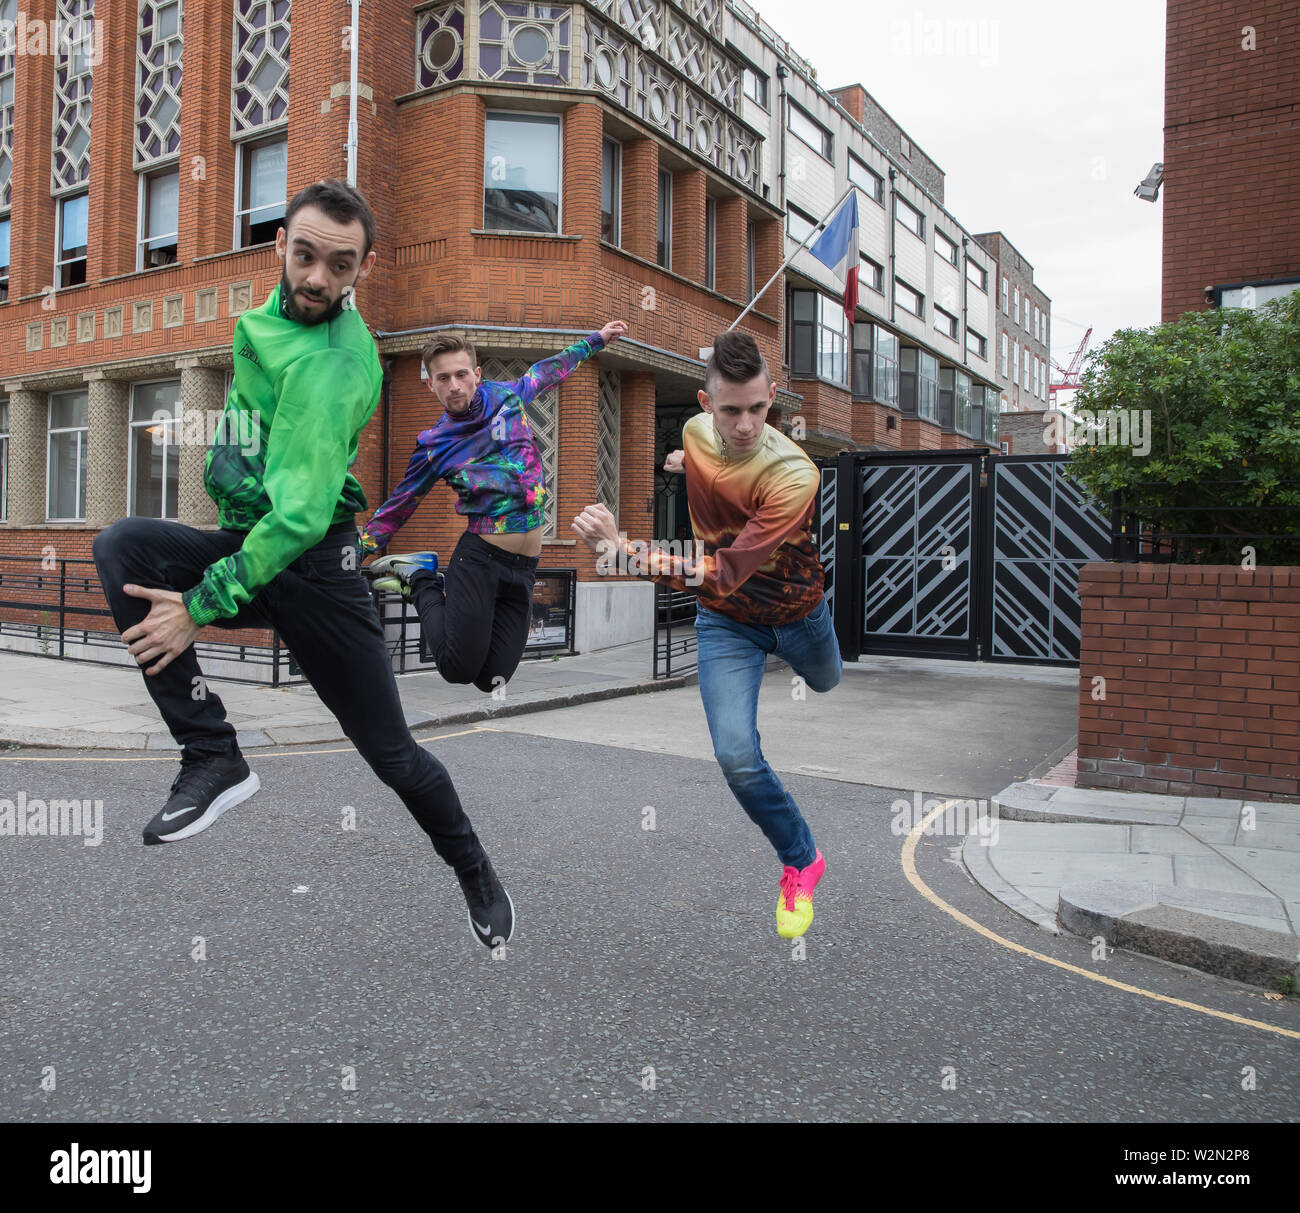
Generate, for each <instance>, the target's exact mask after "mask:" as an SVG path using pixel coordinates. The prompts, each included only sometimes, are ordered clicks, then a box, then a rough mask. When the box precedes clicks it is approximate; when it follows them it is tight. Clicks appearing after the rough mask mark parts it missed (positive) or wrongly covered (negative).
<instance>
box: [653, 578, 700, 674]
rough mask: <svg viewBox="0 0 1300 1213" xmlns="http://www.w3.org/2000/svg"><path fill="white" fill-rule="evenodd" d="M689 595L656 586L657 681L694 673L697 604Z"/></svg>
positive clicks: (694, 597)
mask: <svg viewBox="0 0 1300 1213" xmlns="http://www.w3.org/2000/svg"><path fill="white" fill-rule="evenodd" d="M697 601H698V599H697V598H696V596H695V595H694V594H692V593H690V592H689V591H687V592H683V591H680V590H671V589H669V588H668V587H667V586H664V585H659V584H658V583H656V584H655V643H654V649H655V656H654V676H655V677H656V678H680V677H683V676H684V675H687V674H693V673H695V670H696V666H697V658H696V656H695V649H696V641H695V604H696V602H697Z"/></svg>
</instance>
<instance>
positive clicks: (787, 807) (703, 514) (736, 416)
mask: <svg viewBox="0 0 1300 1213" xmlns="http://www.w3.org/2000/svg"><path fill="white" fill-rule="evenodd" d="M775 399H776V384H775V383H773V382H772V376H771V374H770V373H769V372H768V369H767V364H766V362H765V361H764V359H763V356H762V354H761V353H760V351H759V349H758V345H757V343H756V342H755V341H754V339H753V338H752V337H751V336H749V335H748V334H747V333H735V332H731V333H724V334H722V336H720V337H718V339H717V340H716V341H715V342H714V346H713V353H712V355H711V356H710V358H709V361H708V364H707V366H706V368H705V373H704V390H703V391H701V392H700V393H699V401H700V406H701V408H703V409H704V412H703V413H701V414H699V415H698V416H695V417H692V418H691V419H690V420H689V421H688V422H687V423H686V426H685V428H684V430H683V433H682V443H683V448H684V453H682V454H679V455H678V456H677V457H676V458H674V456H670V457H669V461H668V463H667V464H666V465H665V466H666V467H667V468H668V470H670V471H673V470H679V462H678V461H680V463H681V465H682V466H681V467H680V470H684V471H685V473H686V494H687V500H688V503H689V505H690V513H691V524H692V527H693V528H694V531H695V535H696V539H697V542H698V543H699V545H700V546H701V547H702V548H703V555H698V556H696V557H695V558H694V559H688V561H686V562H685V563H683V561H682V560H681V558H680V556H679V555H676V554H672V553H670V552H663V551H656V550H654V549H653V548H652V549H651V550H650V551H649V552H646V551H645V550H644V545H633V544H631V543H629V542H628V540H627V539H626V538H625V537H624V536H621V535H620V534H619V531H618V526H617V523H616V521H615V518H614V516H613V514H611V513H610V511H609V510H608V509H607V508H606V507H605V506H603V505H589V506H588V507H587V508H586V509H585V510H583V511H582V513H581V514H579V515H578V516H577V517H576V518H575V519H574V520H573V529H574V530H575V531H576V532H577V534H578V535H579V537H580V538H581V539H582V540H583V542H584V543H586V544H587V546H588V547H590V548H591V549H592V550H594V551H597V552H599V553H601V555H602V561H603V562H608V561H609V559H610V557H611V555H613V556H614V557H615V559H616V561H617V568H616V570H615V571H618V572H626V571H631V572H633V573H636V572H642V571H643V572H644V573H645V574H646V575H648V576H649V577H651V578H652V579H653V580H655V581H659V582H663V583H664V584H666V585H670V586H672V587H673V588H674V589H678V590H685V589H690V590H693V591H694V592H695V594H696V595H697V596H698V598H699V602H698V604H697V605H698V609H697V612H696V618H695V630H696V636H697V637H698V640H699V652H698V657H699V675H700V697H701V699H702V700H703V702H704V714H705V717H706V718H707V719H708V723H709V733H710V735H711V736H712V738H713V752H714V754H715V755H716V756H717V759H718V764H719V765H720V766H721V767H722V773H723V775H724V776H725V777H726V780H727V784H728V786H729V787H730V788H731V791H732V793H733V794H734V795H735V797H736V799H737V800H738V801H740V805H741V807H742V808H743V809H744V810H745V812H746V813H748V814H749V816H750V818H751V819H752V820H753V821H754V823H755V824H756V825H757V826H758V827H759V828H760V829H761V830H762V831H763V833H764V834H765V835H766V836H767V839H768V841H769V842H770V843H771V844H772V846H773V848H774V849H775V850H776V853H777V855H778V857H779V858H780V860H781V863H782V865H783V871H782V874H781V892H780V896H779V897H778V899H777V906H776V925H777V931H778V932H779V933H780V934H781V935H782V936H784V937H785V938H787V939H793V938H796V937H798V936H800V935H802V934H803V933H804V932H805V931H806V930H807V929H808V927H809V926H810V925H811V923H812V920H813V889H814V888H815V887H816V885H817V882H818V880H820V879H821V875H822V873H823V872H824V871H825V869H826V861H825V860H824V859H823V858H822V854H821V852H820V851H819V850H818V849H817V847H816V845H815V844H814V842H813V836H812V831H811V830H810V829H809V828H808V823H807V822H806V821H805V820H804V818H803V814H801V813H800V812H799V808H798V806H797V805H796V804H795V802H794V799H793V798H792V797H791V795H790V793H789V792H787V791H786V789H785V788H784V787H783V786H782V784H781V781H780V780H779V779H778V778H777V777H776V774H775V772H774V771H773V770H772V768H771V767H770V766H769V765H768V763H767V760H766V759H765V758H764V757H763V752H762V750H761V749H760V748H759V736H758V691H759V686H760V684H761V683H762V681H763V669H764V665H765V663H766V660H767V656H768V654H769V653H775V654H776V655H777V656H779V657H780V658H781V659H782V660H784V661H786V662H788V663H789V665H790V666H791V667H792V668H793V669H794V671H795V673H796V674H798V675H799V676H800V677H801V678H802V679H803V680H804V682H805V683H806V685H808V686H810V687H811V688H812V689H813V690H814V691H829V690H830V689H831V688H832V687H834V686H835V685H837V684H838V682H839V680H840V674H841V672H842V665H841V661H840V652H839V645H838V643H837V641H836V638H835V631H834V628H833V626H832V622H831V614H830V610H829V609H828V607H827V605H826V600H825V598H824V597H823V595H822V586H823V576H822V567H821V564H820V562H819V561H818V559H817V549H816V547H815V546H814V543H813V535H812V528H813V519H814V515H815V509H816V500H817V494H818V489H819V486H820V483H821V475H820V473H819V472H818V470H817V467H816V465H815V464H814V463H813V462H812V460H811V459H809V458H808V456H807V455H806V454H804V452H803V451H802V450H801V449H800V448H799V447H798V446H797V445H796V444H795V443H793V442H791V441H790V439H788V438H787V437H786V436H785V435H784V434H782V433H781V432H780V431H779V430H777V429H775V428H773V427H772V426H770V425H767V424H766V419H767V413H768V409H770V408H771V406H772V402H773V401H774V400H775ZM605 567H610V566H609V565H608V563H606V564H605Z"/></svg>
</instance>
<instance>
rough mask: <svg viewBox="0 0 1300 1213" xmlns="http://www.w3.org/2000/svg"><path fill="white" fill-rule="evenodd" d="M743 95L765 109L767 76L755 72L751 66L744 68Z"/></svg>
mask: <svg viewBox="0 0 1300 1213" xmlns="http://www.w3.org/2000/svg"><path fill="white" fill-rule="evenodd" d="M742 78H743V79H744V82H745V96H746V97H748V98H749V99H750V100H751V101H754V102H756V103H757V104H759V105H761V106H762V107H763V108H764V109H767V107H768V106H767V87H768V80H767V77H766V76H764V75H761V74H760V73H759V72H756V71H755V70H754V69H753V68H752V67H747V68H745V70H744V73H743V77H742Z"/></svg>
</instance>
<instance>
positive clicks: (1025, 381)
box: [1020, 346, 1029, 391]
mask: <svg viewBox="0 0 1300 1213" xmlns="http://www.w3.org/2000/svg"><path fill="white" fill-rule="evenodd" d="M1024 367H1025V373H1024V378H1023V379H1022V380H1021V382H1020V386H1021V387H1022V388H1024V389H1025V391H1029V347H1028V346H1025V362H1024Z"/></svg>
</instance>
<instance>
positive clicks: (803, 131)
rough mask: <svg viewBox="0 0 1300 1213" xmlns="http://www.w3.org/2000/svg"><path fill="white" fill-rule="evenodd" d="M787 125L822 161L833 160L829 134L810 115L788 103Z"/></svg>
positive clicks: (792, 103)
mask: <svg viewBox="0 0 1300 1213" xmlns="http://www.w3.org/2000/svg"><path fill="white" fill-rule="evenodd" d="M787 125H788V126H789V128H790V130H792V131H793V132H794V133H795V134H796V135H798V136H799V138H800V139H802V140H803V141H804V142H805V143H806V144H807V145H808V146H809V147H810V148H812V149H813V151H815V152H816V153H817V154H818V155H819V156H821V157H822V158H823V159H824V160H833V159H834V153H833V145H832V143H831V133H830V131H828V130H827V129H826V128H825V127H824V126H822V124H821V123H820V122H818V121H816V120H815V119H814V118H813V117H812V115H811V114H807V113H805V112H804V111H803V110H801V109H800V108H799V107H798V106H797V105H795V103H794V102H793V101H792V102H790V117H789V119H788V120H787Z"/></svg>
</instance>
